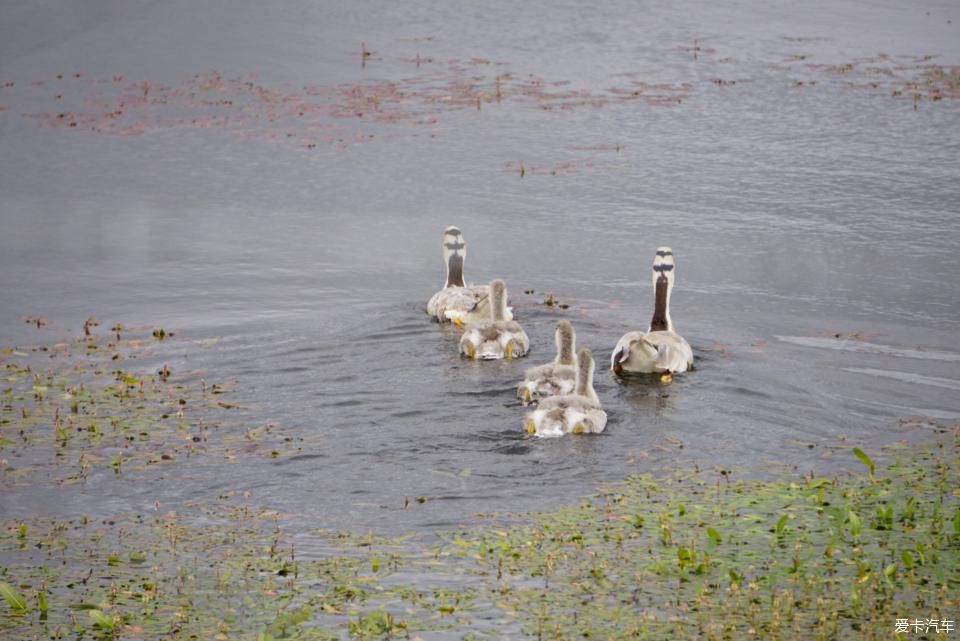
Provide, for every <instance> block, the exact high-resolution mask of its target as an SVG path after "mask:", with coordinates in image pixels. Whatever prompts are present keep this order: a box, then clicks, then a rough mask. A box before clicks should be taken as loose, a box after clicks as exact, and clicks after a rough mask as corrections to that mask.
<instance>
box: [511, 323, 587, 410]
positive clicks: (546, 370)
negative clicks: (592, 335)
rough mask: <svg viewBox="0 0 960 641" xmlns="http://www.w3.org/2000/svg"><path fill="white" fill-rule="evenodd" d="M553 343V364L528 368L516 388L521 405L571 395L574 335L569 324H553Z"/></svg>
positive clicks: (574, 378) (574, 374)
mask: <svg viewBox="0 0 960 641" xmlns="http://www.w3.org/2000/svg"><path fill="white" fill-rule="evenodd" d="M554 340H555V341H556V343H557V357H556V358H555V359H553V362H552V363H547V364H546V365H538V366H537V367H531V368H530V369H528V370H527V372H526V375H525V376H524V379H523V381H522V382H521V383H520V385H519V386H517V398H519V399H520V400H521V401H523V404H524V405H526V404H527V403H530V402H531V401H536V400H539V399H540V398H546V397H548V396H563V395H565V394H572V393H573V391H574V389H575V388H576V386H577V357H576V349H577V334H576V332H574V331H573V325H571V324H570V321H568V320H566V319H563V320H561V321H560V322H559V323H557V329H556V331H555V332H554Z"/></svg>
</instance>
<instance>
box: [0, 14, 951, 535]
mask: <svg viewBox="0 0 960 641" xmlns="http://www.w3.org/2000/svg"><path fill="white" fill-rule="evenodd" d="M68 4H69V10H67V9H66V5H68ZM0 25H2V26H0V85H2V84H4V83H13V84H12V85H8V86H4V87H3V88H0V142H2V146H3V150H4V151H3V154H2V155H0V274H2V277H0V343H2V344H3V345H4V346H7V345H15V344H19V345H25V344H30V343H33V342H37V341H40V340H59V339H60V338H62V337H63V336H68V335H69V336H76V335H78V334H79V333H80V327H81V324H82V322H83V319H85V318H86V317H88V316H90V315H93V316H96V317H97V318H99V319H101V320H102V321H104V325H103V326H102V327H101V329H103V328H105V327H108V326H109V324H112V323H113V322H117V321H119V322H122V323H124V324H125V325H128V326H163V327H165V328H167V329H170V330H175V331H176V332H177V333H178V337H177V338H176V339H175V340H173V341H168V342H166V343H164V344H163V346H162V349H161V350H160V351H159V353H158V354H157V356H156V360H157V362H168V363H169V365H170V367H171V369H173V370H174V372H177V371H187V370H194V371H196V370H199V371H202V372H207V373H210V375H211V376H213V377H216V378H218V379H234V380H237V381H238V391H237V392H236V397H237V398H238V399H242V400H243V401H246V402H249V403H251V404H252V405H253V407H252V409H248V410H242V411H243V412H244V414H243V418H244V420H246V421H249V424H261V423H264V422H268V421H269V422H273V423H275V424H277V425H282V426H285V427H287V428H290V429H293V430H294V431H295V432H296V433H298V434H301V435H304V436H309V437H310V439H309V440H308V441H307V445H305V447H304V450H303V451H302V452H300V453H299V454H297V455H294V456H289V457H281V458H280V459H276V460H274V459H270V458H267V457H264V458H253V459H247V460H246V461H244V462H243V463H242V464H237V465H236V466H233V467H229V466H228V467H224V466H218V467H216V468H215V469H216V473H211V472H209V471H205V466H204V465H202V464H200V463H196V464H193V463H191V462H190V461H189V460H187V461H185V462H183V463H178V465H177V466H176V467H168V468H165V469H163V470H158V471H156V472H151V473H146V472H144V473H141V475H140V476H139V477H137V479H136V480H137V482H131V479H130V477H129V476H128V475H124V477H123V478H120V479H117V478H114V476H113V474H112V473H109V472H104V473H103V474H97V475H94V476H92V477H91V479H90V480H89V481H88V482H87V484H85V485H82V486H73V487H70V488H67V489H59V488H54V487H42V486H41V487H38V486H32V487H27V488H17V489H15V490H10V491H4V493H3V494H2V495H0V514H3V515H26V514H30V513H34V512H39V513H42V514H52V515H57V514H63V515H75V514H81V513H87V514H96V513H102V514H108V513H113V512H122V511H128V510H133V511H139V510H145V509H147V508H148V507H149V506H152V505H153V503H154V501H156V500H159V501H161V503H163V504H165V505H167V506H173V507H176V506H177V505H182V504H184V503H185V502H187V501H189V500H193V499H207V498H212V497H214V496H216V495H217V494H218V493H220V492H223V491H224V490H228V489H237V490H249V491H251V492H252V494H253V496H254V497H255V500H258V501H260V502H263V503H266V504H269V505H271V506H274V507H277V508H280V509H285V510H289V511H291V512H295V513H299V514H302V515H303V516H302V519H301V522H302V524H303V526H304V527H305V528H315V527H348V528H352V529H353V528H355V529H361V528H367V527H378V528H388V529H391V528H396V529H409V528H417V529H419V528H427V529H429V528H434V527H447V526H451V525H454V524H458V523H463V522H466V521H469V519H470V518H471V517H472V515H474V514H476V513H486V512H494V511H498V512H503V511H515V510H530V509H540V508H547V507H550V506H554V505H557V504H560V503H567V502H570V501H573V500H575V499H576V498H577V497H579V496H582V495H584V494H586V493H588V492H589V491H590V489H591V487H592V486H593V484H595V483H597V482H600V481H604V480H608V479H620V478H623V477H624V476H626V475H628V474H630V473H633V472H638V471H643V470H646V469H650V468H652V467H656V466H662V465H664V464H665V463H669V462H670V460H671V459H672V458H676V459H677V460H679V461H686V462H689V461H696V462H697V463H699V464H701V465H704V466H712V465H718V466H720V465H722V466H731V465H733V466H744V467H747V468H748V469H752V470H759V471H763V470H768V469H770V468H771V467H772V468H774V469H780V468H784V467H792V466H796V467H798V468H799V469H801V470H807V469H812V468H830V467H831V466H832V467H843V466H846V465H847V464H848V461H847V459H848V458H849V456H847V455H846V454H845V452H846V450H841V451H840V453H837V452H835V451H834V450H833V449H831V448H830V447H827V445H828V444H835V443H837V442H838V441H839V440H840V439H841V438H846V439H848V440H849V441H850V442H852V443H867V444H870V443H878V442H885V441H890V440H893V439H895V438H900V437H904V436H907V437H909V436H911V435H910V434H909V433H905V432H904V430H903V428H902V427H900V426H899V424H898V422H897V421H898V419H900V418H903V417H913V416H928V417H933V418H934V419H937V420H940V421H945V422H950V421H954V422H955V421H957V420H958V417H960V400H958V399H960V394H958V391H960V303H958V302H957V301H958V296H957V283H958V282H960V222H958V221H960V218H958V214H960V211H958V207H960V126H958V124H960V101H958V98H957V94H956V89H954V91H953V93H952V94H949V95H945V97H944V98H943V99H942V100H937V101H934V100H931V99H930V98H929V95H928V93H927V90H926V89H924V90H923V91H924V92H925V93H924V94H923V96H922V97H921V99H920V100H919V101H918V102H917V105H916V108H915V102H914V100H913V99H912V98H911V97H910V92H909V91H907V90H904V87H905V84H906V82H908V81H922V80H923V78H924V75H923V74H924V73H926V72H928V71H929V69H928V67H926V66H925V65H942V66H944V67H948V66H949V65H957V64H958V63H960V7H958V6H957V5H956V4H955V3H950V2H933V1H931V2H924V3H921V4H919V5H915V4H910V5H903V6H901V5H900V4H897V3H884V2H856V1H849V0H845V1H843V2H829V3H828V2H823V3H814V5H812V6H811V5H805V6H804V7H803V9H802V10H801V9H800V8H798V7H795V3H787V2H783V3H774V4H770V3H766V2H744V3H739V4H737V5H736V6H735V7H733V8H725V9H723V10H721V9H720V8H717V7H714V6H713V4H712V3H702V2H693V3H683V6H682V7H678V6H677V5H676V3H669V2H643V3H639V2H638V3H628V2H614V3H604V4H603V5H602V6H600V7H587V6H586V5H583V4H582V3H554V4H549V3H537V2H534V3H530V2H528V3H521V4H519V5H518V4H517V3H512V2H502V3H501V2H486V3H482V5H478V4H476V3H469V2H461V3H445V4H444V5H443V6H442V7H439V8H437V7H427V6H426V5H424V6H414V5H410V4H407V3H404V4H397V3H387V2H361V3H348V4H347V5H343V6H341V5H340V4H339V3H338V4H335V3H306V2H294V3H284V5H283V7H282V8H281V6H279V5H278V6H272V5H270V6H267V5H264V4H263V3H252V2H240V3H237V2H210V3H205V6H204V8H197V7H195V6H194V3H188V2H173V3H171V2H163V3H155V2H146V1H137V2H133V3H131V2H129V1H125V2H113V3H111V2H97V3H94V2H88V3H81V4H79V5H78V4H75V3H63V2H29V3H27V2H24V3H7V4H6V5H5V6H4V7H3V8H2V9H0ZM361 43H365V45H364V46H366V47H367V49H368V51H370V52H371V55H370V56H369V58H368V59H367V60H366V64H365V65H361V57H362V56H361ZM418 56H419V58H420V63H419V66H418V64H417V57H418ZM925 56H932V58H928V59H927V58H925ZM847 65H849V68H848V67H847ZM75 74H80V75H79V77H75ZM198 74H199V75H200V76H201V77H200V79H197V76H198ZM58 75H62V76H63V77H62V78H57V76H58ZM497 77H499V78H500V81H499V85H498V81H497V80H496V78H497ZM144 82H145V83H147V85H149V87H148V88H147V89H146V90H145V89H144V88H143V86H142V83H144ZM38 83H42V84H38ZM245 83H249V84H245ZM498 86H499V92H500V94H499V96H497V91H498V89H497V87H498ZM895 91H903V95H900V96H895V95H894V92H895ZM151 92H152V93H151ZM138 98H139V101H138ZM477 100H479V105H480V106H479V108H478V107H477V105H476V103H477ZM151 101H155V102H151ZM204 101H206V102H204ZM121 103H122V107H121V106H120V105H121ZM114 108H116V109H119V110H121V111H122V112H123V113H122V114H120V115H117V116H113V117H107V116H104V113H105V112H106V111H108V110H110V109H114ZM301 112H305V113H303V114H302V115H301ZM60 113H64V114H66V116H65V117H64V118H58V114H60ZM358 114H363V115H358ZM111 118H112V120H111ZM198 119H199V121H198ZM71 120H72V121H74V122H77V126H75V127H70V126H69V124H64V123H65V122H66V121H71ZM118 123H119V124H118ZM110 127H113V129H109V128H110ZM521 163H522V164H523V169H524V175H523V177H521V175H520V164H521ZM450 224H456V225H459V226H460V227H461V228H462V229H463V231H464V234H465V236H466V239H467V243H468V245H469V255H468V261H467V277H468V279H469V280H472V281H474V282H486V281H488V280H489V279H491V278H494V277H502V278H504V279H506V281H507V283H508V286H509V287H510V292H511V297H512V301H513V304H514V305H515V307H516V310H517V316H518V318H519V319H520V320H521V321H522V322H523V324H524V326H525V327H526V330H527V332H528V334H529V335H530V337H531V341H532V346H533V350H532V353H531V355H530V357H529V358H528V359H526V360H523V361H517V362H507V363H472V362H466V361H462V360H460V359H459V358H458V357H457V349H456V345H457V339H458V334H457V332H455V331H453V330H450V329H445V328H440V327H438V326H437V325H435V324H432V323H430V322H429V321H428V320H427V318H426V315H425V314H424V312H423V307H424V304H425V302H426V300H427V299H428V298H429V297H430V295H431V294H433V292H434V291H436V289H438V288H439V286H440V285H441V284H442V280H443V275H444V274H443V270H444V267H443V264H442V260H441V256H440V239H441V234H442V231H443V229H444V227H445V226H447V225H450ZM663 244H668V245H671V246H672V247H673V249H674V251H675V253H676V256H677V263H678V280H677V287H676V290H675V291H674V295H673V310H672V314H673V317H674V319H675V321H676V324H677V326H678V328H679V330H680V331H681V332H682V333H683V334H684V335H685V336H686V337H687V338H688V339H689V340H690V342H691V344H692V345H693V347H694V351H695V354H696V357H697V366H698V369H697V371H695V372H693V373H690V374H688V375H685V376H683V377H678V378H677V379H676V381H675V383H674V384H673V385H671V386H669V387H658V386H649V385H643V384H633V385H621V384H617V383H616V382H615V381H614V380H613V379H612V378H610V376H609V375H608V373H607V372H606V371H605V367H604V362H605V361H606V360H607V359H608V358H609V352H610V350H611V349H612V347H613V345H614V344H615V342H616V340H617V339H618V338H619V337H620V335H621V334H623V333H624V332H625V331H627V330H630V329H637V328H640V329H642V328H645V327H646V325H647V323H648V322H649V316H650V313H651V311H652V289H651V286H650V279H649V266H650V263H651V261H652V257H653V250H654V248H655V247H656V246H657V245H663ZM527 289H533V290H535V291H536V293H535V294H533V295H527V294H524V293H523V292H524V290H527ZM548 291H549V292H554V293H555V295H556V296H557V298H559V300H561V301H563V302H565V303H568V304H569V305H570V307H569V309H568V310H565V311H561V310H558V309H556V308H553V309H550V308H547V307H545V306H543V305H542V304H540V303H541V301H542V300H543V294H544V292H548ZM29 314H33V315H42V316H44V317H46V318H48V319H50V321H51V325H50V327H49V328H46V329H44V330H37V329H35V328H31V327H29V326H28V325H26V324H24V323H23V321H22V319H21V317H22V316H24V315H29ZM560 317H569V318H570V319H571V320H572V321H573V322H574V325H575V327H576V329H577V332H578V340H579V343H580V344H581V345H586V346H589V347H590V348H592V349H593V351H594V353H595V355H596V356H597V358H598V361H600V362H599V363H598V376H597V380H596V387H597V392H598V394H599V396H600V398H601V400H602V402H603V404H604V406H605V408H606V410H607V411H608V413H609V415H610V423H609V425H608V428H607V431H606V432H605V433H604V434H603V435H601V436H598V437H595V438H564V439H553V440H537V439H530V438H528V437H526V435H525V434H523V433H522V432H521V427H522V424H523V411H522V409H521V408H519V407H518V406H517V404H516V403H515V401H514V392H513V390H514V388H515V385H516V382H517V381H518V380H519V378H521V377H522V372H523V370H524V369H525V368H526V367H529V366H532V365H535V364H539V363H542V362H546V361H547V360H550V359H551V358H552V356H553V353H552V352H553V339H552V335H553V328H554V325H555V323H556V320H557V319H558V318H560ZM838 334H839V335H840V337H839V338H838V337H837V335H838ZM212 339H216V340H212ZM153 366H154V363H144V364H143V368H144V370H145V371H147V370H149V368H152V367H153ZM919 429H923V428H914V430H919ZM225 470H226V471H225ZM405 496H407V497H410V498H411V499H413V497H417V496H424V497H429V498H430V499H431V500H430V501H428V502H426V503H425V504H423V505H419V504H417V505H416V506H415V509H409V510H406V511H404V510H402V509H401V508H402V505H403V500H404V497H405Z"/></svg>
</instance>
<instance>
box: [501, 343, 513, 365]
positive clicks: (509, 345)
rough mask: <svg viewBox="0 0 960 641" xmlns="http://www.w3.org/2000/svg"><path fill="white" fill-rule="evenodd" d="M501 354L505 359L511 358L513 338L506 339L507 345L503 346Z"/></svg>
mask: <svg viewBox="0 0 960 641" xmlns="http://www.w3.org/2000/svg"><path fill="white" fill-rule="evenodd" d="M503 354H504V356H506V358H507V360H512V359H513V339H512V338H511V339H510V340H508V341H507V346H506V347H504V348H503Z"/></svg>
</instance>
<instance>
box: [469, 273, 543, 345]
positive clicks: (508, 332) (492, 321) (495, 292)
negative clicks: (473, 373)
mask: <svg viewBox="0 0 960 641" xmlns="http://www.w3.org/2000/svg"><path fill="white" fill-rule="evenodd" d="M506 315H507V285H506V283H504V282H503V281H502V280H500V279H499V278H498V279H497V280H495V281H493V282H492V283H490V317H489V318H488V319H487V320H485V321H479V322H473V323H469V324H468V325H467V326H466V328H465V330H464V332H463V336H461V337H460V353H461V354H463V355H464V356H467V357H469V358H474V359H477V360H493V359H499V358H507V359H510V358H519V357H521V356H526V355H527V352H528V351H529V350H530V339H529V338H527V333H526V332H524V331H523V328H522V327H520V324H519V323H517V322H516V321H512V320H507V319H506Z"/></svg>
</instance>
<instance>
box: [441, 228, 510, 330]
mask: <svg viewBox="0 0 960 641" xmlns="http://www.w3.org/2000/svg"><path fill="white" fill-rule="evenodd" d="M466 259H467V245H466V243H465V242H464V240H463V234H462V233H460V230H459V229H458V228H457V227H452V226H451V227H447V228H446V229H445V230H444V232H443V261H444V263H446V265H447V280H446V282H445V284H444V286H443V289H441V290H440V291H439V292H437V293H436V294H434V295H433V296H432V297H431V298H430V300H429V301H428V302H427V314H429V315H430V316H431V317H433V318H434V319H435V320H436V321H438V322H440V323H448V322H452V323H454V324H456V325H457V326H459V327H463V326H464V325H465V324H467V323H471V322H477V321H485V320H487V319H489V318H490V287H489V286H488V285H471V286H469V287H468V286H467V285H466V283H465V281H464V278H463V264H464V262H465V261H466ZM504 320H513V313H512V311H511V310H510V308H509V307H508V308H507V309H506V313H505V314H504Z"/></svg>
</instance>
